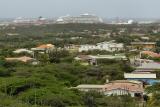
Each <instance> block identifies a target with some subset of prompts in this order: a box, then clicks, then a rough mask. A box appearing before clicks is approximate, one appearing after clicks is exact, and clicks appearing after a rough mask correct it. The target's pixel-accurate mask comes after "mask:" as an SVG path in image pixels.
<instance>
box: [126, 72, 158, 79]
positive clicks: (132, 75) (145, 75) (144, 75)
mask: <svg viewBox="0 0 160 107" xmlns="http://www.w3.org/2000/svg"><path fill="white" fill-rule="evenodd" d="M124 78H126V79H128V78H130V79H141V78H144V79H153V78H154V79H156V74H153V73H140V74H139V73H124Z"/></svg>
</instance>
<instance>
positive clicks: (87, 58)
mask: <svg viewBox="0 0 160 107" xmlns="http://www.w3.org/2000/svg"><path fill="white" fill-rule="evenodd" d="M99 59H113V60H127V57H126V56H125V55H120V54H115V55H79V56H77V57H75V60H77V61H82V62H87V63H89V64H91V65H97V60H99Z"/></svg>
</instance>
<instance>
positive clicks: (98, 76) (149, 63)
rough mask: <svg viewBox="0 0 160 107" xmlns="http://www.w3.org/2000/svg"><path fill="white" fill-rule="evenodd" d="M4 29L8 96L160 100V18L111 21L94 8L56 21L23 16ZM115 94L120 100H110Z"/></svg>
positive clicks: (148, 103)
mask: <svg viewBox="0 0 160 107" xmlns="http://www.w3.org/2000/svg"><path fill="white" fill-rule="evenodd" d="M82 19H83V20H82ZM0 32H1V33H0V36H1V37H0V46H1V50H0V58H1V62H0V64H1V65H0V66H1V69H0V76H1V78H0V82H1V85H0V92H1V93H3V94H4V95H5V96H6V97H7V96H10V97H11V99H12V98H16V99H17V100H18V101H22V102H24V103H27V104H31V105H33V104H34V105H37V106H38V105H39V106H40V107H41V106H42V105H45V106H46V107H48V106H49V104H50V103H49V102H48V101H49V100H50V99H48V96H49V95H51V99H52V100H53V102H54V101H55V102H54V103H53V105H54V104H57V103H58V104H60V105H61V106H53V107H65V106H63V105H67V107H73V106H74V107H83V106H84V105H85V104H86V105H87V104H92V102H94V100H96V101H97V103H98V104H99V105H101V106H102V107H158V106H159V105H158V106H152V105H154V104H157V103H154V100H155V99H157V100H156V101H157V102H158V101H159V100H158V97H156V95H159V89H160V88H159V84H160V37H159V34H160V24H159V23H158V22H155V23H149V24H148V23H147V24H146V23H143V24H142V23H137V22H136V23H134V21H129V22H127V23H125V22H124V23H122V22H121V24H120V22H117V23H110V24H105V23H103V21H102V19H101V18H98V17H97V16H93V15H89V14H83V15H81V16H79V17H71V16H65V17H60V18H58V19H57V22H56V23H49V22H48V21H46V19H44V18H42V17H40V18H39V19H38V20H34V21H29V20H22V19H21V18H18V19H16V20H14V21H13V22H12V23H10V24H8V25H2V26H0ZM60 93H63V95H62V96H60ZM88 94H89V95H88ZM94 95H99V97H98V98H99V99H98V98H97V97H95V96H94ZM57 96H59V97H58V98H57V99H55V97H57ZM83 98H84V99H83ZM93 98H94V100H93ZM112 98H115V99H117V102H116V104H117V105H116V104H115V103H114V102H113V101H110V102H108V101H106V100H111V99H112ZM125 98H126V100H127V99H130V101H129V102H125V101H124V102H123V101H121V100H122V99H125ZM153 99H154V100H153ZM83 100H84V102H85V101H86V100H87V101H88V102H85V103H84V102H83ZM99 100H100V102H101V103H100V102H98V101H99ZM96 101H95V102H96ZM106 105H108V106H106ZM124 105H126V106H124ZM128 105H130V106H128ZM131 105H132V106H131ZM101 106H100V107H101ZM42 107H43V106H42ZM87 107H88V106H87ZM90 107H96V106H90ZM98 107H99V106H98Z"/></svg>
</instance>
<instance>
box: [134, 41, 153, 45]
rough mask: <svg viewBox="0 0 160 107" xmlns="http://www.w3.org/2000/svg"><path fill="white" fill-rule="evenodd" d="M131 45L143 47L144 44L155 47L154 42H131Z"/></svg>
mask: <svg viewBox="0 0 160 107" xmlns="http://www.w3.org/2000/svg"><path fill="white" fill-rule="evenodd" d="M131 44H132V45H137V44H140V45H144V44H153V45H155V44H156V42H131Z"/></svg>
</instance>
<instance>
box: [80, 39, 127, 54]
mask: <svg viewBox="0 0 160 107" xmlns="http://www.w3.org/2000/svg"><path fill="white" fill-rule="evenodd" d="M92 50H105V51H109V52H114V51H121V50H124V45H123V44H122V43H114V41H109V42H102V43H97V44H96V45H88V44H87V45H81V46H80V48H79V52H82V51H92Z"/></svg>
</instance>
